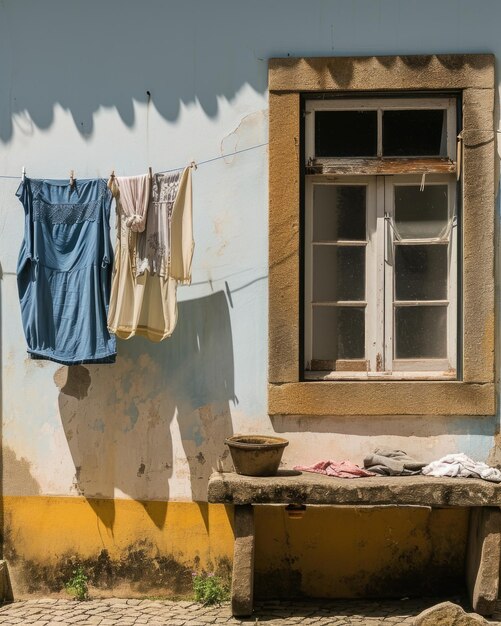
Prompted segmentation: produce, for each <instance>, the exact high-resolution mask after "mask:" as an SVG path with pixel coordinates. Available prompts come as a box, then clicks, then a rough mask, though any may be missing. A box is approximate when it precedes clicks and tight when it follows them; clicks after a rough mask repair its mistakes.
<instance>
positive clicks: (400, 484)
mask: <svg viewBox="0 0 501 626" xmlns="http://www.w3.org/2000/svg"><path fill="white" fill-rule="evenodd" d="M208 499H209V502H212V503H222V504H233V505H235V524H234V532H235V548H234V558H233V579H232V590H231V596H232V598H231V601H232V610H233V614H234V615H236V616H244V615H250V614H251V613H252V607H253V586H254V545H255V532H254V512H253V508H252V505H254V504H283V505H287V504H305V505H324V506H325V505H332V506H357V507H359V506H371V507H374V506H427V507H440V508H444V507H461V508H467V507H468V508H471V509H472V510H471V513H470V527H469V536H468V547H467V560H466V582H467V587H468V592H469V594H470V600H471V603H472V606H473V608H474V610H475V611H476V612H477V613H480V614H481V615H490V614H492V613H493V611H494V608H495V603H496V601H497V597H498V590H499V570H500V564H501V511H500V507H501V485H497V484H494V483H490V482H486V481H483V480H476V479H469V478H466V479H463V478H432V477H428V476H408V477H388V478H383V477H373V478H353V479H343V478H332V477H330V476H322V475H320V474H311V473H304V474H300V473H298V472H290V471H289V472H287V471H282V472H279V474H278V475H277V476H271V477H265V478H256V477H251V476H240V475H238V474H235V473H232V472H229V473H214V474H213V475H212V476H211V478H210V480H209V487H208Z"/></svg>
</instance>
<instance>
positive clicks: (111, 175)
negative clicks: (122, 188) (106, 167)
mask: <svg viewBox="0 0 501 626" xmlns="http://www.w3.org/2000/svg"><path fill="white" fill-rule="evenodd" d="M114 178H115V170H111V174H110V180H113V179H114Z"/></svg>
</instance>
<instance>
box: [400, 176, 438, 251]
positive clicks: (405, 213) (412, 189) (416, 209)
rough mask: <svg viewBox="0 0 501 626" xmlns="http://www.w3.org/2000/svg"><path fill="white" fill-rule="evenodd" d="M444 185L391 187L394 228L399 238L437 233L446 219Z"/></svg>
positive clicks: (427, 235) (435, 235) (419, 236)
mask: <svg viewBox="0 0 501 626" xmlns="http://www.w3.org/2000/svg"><path fill="white" fill-rule="evenodd" d="M448 215H449V211H448V188H447V185H427V186H425V188H424V189H423V191H420V190H419V185H397V186H396V187H395V228H396V229H397V232H398V234H399V235H400V237H401V238H402V239H421V238H432V237H440V236H442V235H443V234H444V232H445V231H446V229H447V222H448Z"/></svg>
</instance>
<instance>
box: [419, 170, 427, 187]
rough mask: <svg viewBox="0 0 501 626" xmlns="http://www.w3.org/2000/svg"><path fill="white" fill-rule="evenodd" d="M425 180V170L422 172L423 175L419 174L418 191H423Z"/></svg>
mask: <svg viewBox="0 0 501 626" xmlns="http://www.w3.org/2000/svg"><path fill="white" fill-rule="evenodd" d="M425 180H426V172H423V175H422V176H421V184H420V185H419V191H424V184H425Z"/></svg>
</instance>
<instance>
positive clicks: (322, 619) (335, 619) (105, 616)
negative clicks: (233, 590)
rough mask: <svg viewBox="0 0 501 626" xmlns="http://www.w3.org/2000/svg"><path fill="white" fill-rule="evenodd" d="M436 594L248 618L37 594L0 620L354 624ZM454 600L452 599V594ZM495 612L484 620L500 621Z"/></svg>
mask: <svg viewBox="0 0 501 626" xmlns="http://www.w3.org/2000/svg"><path fill="white" fill-rule="evenodd" d="M439 601H440V600H434V599H429V598H428V599H426V600H407V599H404V600H400V601H392V602H389V601H384V602H383V601H381V602H378V601H373V602H370V601H351V602H349V601H332V602H323V603H319V602H315V603H313V602H264V603H261V604H258V605H257V607H256V612H255V614H254V615H253V616H252V618H248V619H247V620H238V619H235V618H233V617H232V616H231V613H230V608H229V605H224V606H220V607H216V608H209V607H203V606H201V605H200V604H196V603H194V602H186V601H184V602H170V601H156V600H121V599H100V600H90V601H87V602H76V601H73V600H59V599H41V600H38V599H37V600H28V601H24V602H13V603H12V604H5V605H3V606H2V607H0V624H1V625H2V626H3V625H6V626H14V625H16V624H20V625H24V624H29V625H30V626H49V625H51V624H53V625H54V626H69V625H70V624H78V625H79V626H86V625H89V626H90V625H92V626H97V625H100V626H114V625H117V626H133V625H137V626H139V625H146V626H209V625H210V624H228V625H235V626H237V625H239V624H242V625H248V626H250V625H251V624H252V625H255V624H256V623H258V624H266V626H274V625H277V626H286V625H287V626H292V625H294V626H297V625H303V624H304V625H310V624H311V625H312V626H327V625H332V626H352V625H353V626H355V625H357V626H360V625H361V624H368V625H370V626H376V625H377V624H383V625H388V624H393V625H395V626H397V625H400V624H404V625H405V624H412V620H413V617H414V616H416V615H417V614H418V613H420V612H421V611H422V610H423V609H425V608H427V607H429V606H432V605H433V604H436V603H438V602H439ZM456 601H457V600H456ZM499 609H500V612H499V614H496V615H494V616H493V618H492V619H491V620H489V623H490V624H498V625H501V621H498V620H501V605H500V607H499Z"/></svg>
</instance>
